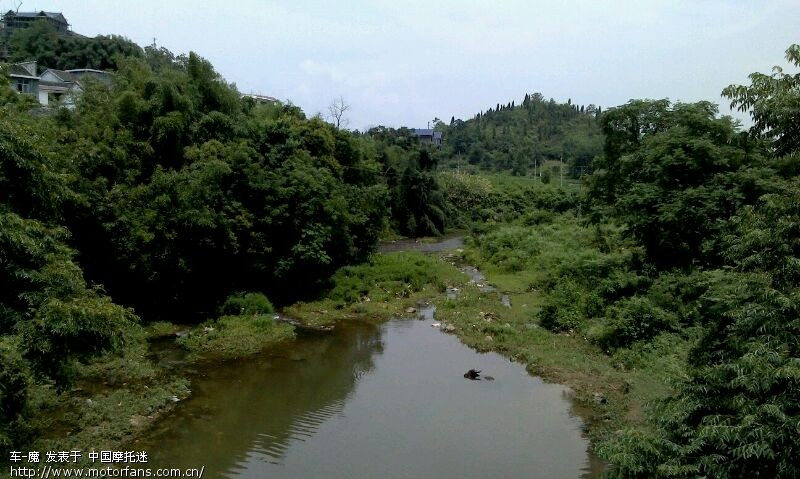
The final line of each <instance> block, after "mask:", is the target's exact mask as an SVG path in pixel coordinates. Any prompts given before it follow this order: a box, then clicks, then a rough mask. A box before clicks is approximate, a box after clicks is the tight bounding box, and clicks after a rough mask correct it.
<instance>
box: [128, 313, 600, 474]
mask: <svg viewBox="0 0 800 479" xmlns="http://www.w3.org/2000/svg"><path fill="white" fill-rule="evenodd" d="M420 312H421V313H422V314H420V315H419V318H418V319H405V320H395V321H390V322H388V323H384V324H379V325H376V324H372V323H366V322H358V321H353V322H349V323H344V324H341V325H339V326H337V328H336V330H335V331H333V332H330V333H313V332H304V333H302V334H301V335H300V336H299V337H298V339H297V341H295V342H294V343H292V344H289V345H286V346H283V347H281V348H278V349H275V350H272V351H270V352H268V353H265V354H264V355H261V356H258V357H255V358H249V359H247V360H241V361H232V362H227V363H224V364H221V365H215V366H212V367H206V368H200V370H199V372H197V373H196V374H195V377H194V378H193V380H192V389H193V393H192V395H191V397H190V398H188V399H187V400H184V401H182V402H180V403H179V404H178V405H177V407H176V408H175V410H174V411H173V412H172V413H171V415H170V416H168V417H166V418H163V419H162V420H160V421H159V422H158V424H157V426H156V427H155V429H154V430H153V431H152V432H151V433H150V434H149V435H148V436H147V437H145V438H144V439H141V440H139V441H138V442H137V443H136V444H135V447H136V448H137V449H138V450H147V451H149V453H150V461H149V466H150V467H169V468H173V467H179V468H194V467H196V468H200V467H203V466H204V467H205V474H204V477H244V478H250V477H253V478H260V477H264V478H326V479H330V478H383V479H388V478H433V477H435V478H437V479H445V478H487V477H503V478H528V477H531V478H579V477H597V476H598V475H599V472H600V471H601V470H602V464H600V463H599V462H598V461H597V460H596V459H594V458H593V457H592V456H591V455H590V454H589V453H588V441H587V440H586V438H585V437H584V435H583V434H582V429H583V423H582V421H581V419H580V418H579V417H577V416H576V415H575V414H573V413H572V410H571V404H570V400H569V398H568V396H567V394H566V392H565V389H564V388H563V387H562V386H559V385H555V384H547V383H544V382H543V381H541V380H540V379H538V378H535V377H531V376H530V375H528V374H527V372H526V371H525V369H524V367H523V366H522V365H520V364H516V363H512V362H510V361H509V360H508V359H506V358H504V357H502V356H500V355H498V354H495V353H487V354H480V353H477V352H475V351H473V350H471V349H469V348H467V347H466V346H464V345H463V344H461V342H460V341H459V340H458V338H457V337H455V336H453V335H449V334H445V333H443V332H442V331H440V330H439V329H437V328H434V327H431V325H432V324H433V322H434V321H435V320H434V319H433V317H432V316H433V308H432V307H425V306H424V305H423V306H421V308H420ZM470 368H475V369H480V370H482V374H484V375H491V376H493V377H494V378H495V379H494V380H493V381H487V380H481V381H471V380H468V379H465V378H464V376H463V375H464V372H466V371H467V370H468V369H470Z"/></svg>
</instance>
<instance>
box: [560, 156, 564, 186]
mask: <svg viewBox="0 0 800 479" xmlns="http://www.w3.org/2000/svg"><path fill="white" fill-rule="evenodd" d="M560 173H561V188H562V189H563V188H564V153H561V170H560Z"/></svg>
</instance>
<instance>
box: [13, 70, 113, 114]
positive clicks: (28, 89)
mask: <svg viewBox="0 0 800 479" xmlns="http://www.w3.org/2000/svg"><path fill="white" fill-rule="evenodd" d="M9 77H10V81H11V88H13V89H14V90H16V91H17V92H18V93H21V94H26V95H31V96H33V97H35V98H36V99H37V100H38V101H39V103H40V104H41V105H42V106H53V105H54V104H55V105H61V106H65V107H67V108H71V107H72V106H74V105H75V99H76V98H77V95H79V94H80V93H81V92H83V90H84V89H85V85H86V82H87V81H99V82H101V83H104V84H106V85H110V84H111V76H110V75H109V74H108V72H104V71H102V70H93V69H90V68H76V69H72V70H56V69H54V68H48V69H46V70H45V71H44V72H42V74H41V75H38V74H37V65H36V62H25V63H15V64H13V65H11V66H10V67H9Z"/></svg>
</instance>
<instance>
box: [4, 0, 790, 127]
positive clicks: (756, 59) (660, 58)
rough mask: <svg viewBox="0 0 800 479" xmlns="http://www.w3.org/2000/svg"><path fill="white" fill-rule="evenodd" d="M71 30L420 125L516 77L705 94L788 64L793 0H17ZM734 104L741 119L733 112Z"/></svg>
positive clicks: (569, 89) (624, 94)
mask: <svg viewBox="0 0 800 479" xmlns="http://www.w3.org/2000/svg"><path fill="white" fill-rule="evenodd" d="M19 1H20V0H0V8H2V10H3V11H7V10H9V9H16V6H17V3H19ZM39 10H45V11H59V12H62V13H63V14H64V16H65V17H66V18H67V20H68V21H69V22H70V23H71V25H72V29H73V30H74V31H75V32H78V33H81V34H84V35H88V36H94V35H98V34H118V35H123V36H126V37H128V38H130V39H131V40H133V41H135V42H136V43H138V44H140V45H149V44H152V43H153V41H154V40H155V42H156V43H157V44H158V45H159V46H163V47H166V48H168V49H169V50H171V51H173V52H175V53H188V52H189V51H194V52H196V53H198V54H199V55H201V56H203V57H204V58H206V59H208V60H209V61H211V63H212V64H213V65H214V66H215V68H216V69H217V71H218V72H220V73H221V74H222V76H224V77H225V79H226V80H227V81H229V82H232V83H235V84H236V85H237V87H238V89H239V90H240V91H241V92H248V93H258V94H263V95H269V96H273V97H276V98H278V99H280V100H283V101H287V102H291V103H293V104H295V105H298V106H300V107H301V108H302V109H303V110H304V111H305V112H306V113H308V114H309V115H313V114H316V113H321V114H322V115H323V116H327V110H328V105H330V104H331V102H332V101H333V100H334V99H337V98H343V99H344V101H345V103H346V104H348V105H349V106H350V109H349V111H348V112H347V113H346V119H347V120H348V121H349V124H348V126H349V128H351V129H360V130H364V129H366V128H368V127H371V126H376V125H385V126H393V127H398V126H409V127H418V128H419V127H422V128H424V127H425V126H426V125H427V124H428V122H432V120H433V119H434V118H441V119H443V120H444V121H446V122H449V120H450V118H451V116H454V117H455V118H461V119H468V118H471V117H472V116H474V114H475V113H477V112H478V111H482V110H486V109H487V108H489V107H494V106H495V105H496V104H497V103H498V102H499V103H508V102H509V101H511V100H516V101H517V102H519V101H520V100H521V99H522V97H523V96H524V95H525V93H532V92H540V93H542V94H543V95H544V97H545V98H554V99H555V100H556V101H566V100H567V99H571V100H572V102H573V103H577V104H583V105H588V104H590V103H591V104H595V105H601V106H602V107H603V108H608V107H612V106H615V105H620V104H623V103H625V102H627V101H628V100H630V99H633V98H669V99H671V100H676V101H677V100H679V101H684V102H689V101H698V100H709V101H713V102H716V103H720V104H721V105H720V110H721V111H722V112H723V113H730V110H729V109H728V107H727V103H728V102H727V100H725V99H723V98H721V97H720V92H721V90H722V89H723V88H724V87H726V86H727V85H729V84H732V83H739V84H742V83H744V84H746V83H748V78H747V75H749V74H750V73H752V72H755V71H759V72H764V73H767V72H769V71H770V70H771V68H772V67H773V66H774V65H785V61H784V58H783V55H784V51H785V50H786V48H787V47H788V46H789V45H790V44H792V43H800V28H798V27H800V0H755V1H753V0H748V1H740V0H727V1H723V0H659V1H647V0H636V1H628V0H614V1H603V0H586V1H577V0H573V1H570V0H563V1H547V2H545V1H533V0H528V1H524V0H520V1H513V0H508V1H504V0H494V1H492V0H440V1H430V0H429V1H421V0H405V1H397V0H395V1H378V0H374V1H366V0H365V1H348V0H338V1H336V0H327V1H316V0H309V1H303V0H286V1H269V0H228V1H217V0H193V1H192V0H157V1H155V0H135V1H134V0H113V1H112V0H23V1H22V6H21V7H20V9H19V11H39ZM734 116H737V117H738V118H741V119H745V118H746V117H745V116H743V115H742V114H739V113H736V114H735V115H734Z"/></svg>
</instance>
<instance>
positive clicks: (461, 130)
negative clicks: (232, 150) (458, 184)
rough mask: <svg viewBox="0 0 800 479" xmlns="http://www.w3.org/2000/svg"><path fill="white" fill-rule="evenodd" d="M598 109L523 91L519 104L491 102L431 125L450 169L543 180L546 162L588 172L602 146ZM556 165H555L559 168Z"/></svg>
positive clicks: (546, 176) (566, 171) (547, 173)
mask: <svg viewBox="0 0 800 479" xmlns="http://www.w3.org/2000/svg"><path fill="white" fill-rule="evenodd" d="M600 114H601V109H600V108H599V107H596V106H594V105H588V106H584V105H580V106H579V105H573V104H572V101H571V100H569V101H567V103H556V102H555V100H553V99H550V100H545V99H544V97H543V96H542V95H541V94H540V93H534V94H525V97H524V99H523V100H522V102H521V103H520V104H518V105H517V104H515V103H514V102H513V101H512V102H509V103H508V104H506V105H501V104H499V103H498V104H497V105H496V106H495V108H489V109H488V110H487V111H485V112H481V113H478V114H477V115H476V116H475V117H474V118H471V119H469V120H466V121H463V120H456V119H455V118H453V119H451V121H450V124H449V125H445V124H444V123H441V122H439V123H437V128H439V129H440V130H442V131H443V132H444V134H445V137H446V139H447V142H446V146H445V149H446V156H447V157H448V158H449V160H448V163H447V164H448V166H450V167H462V168H464V167H476V168H480V169H487V170H494V171H509V172H512V173H513V174H515V175H525V174H528V173H534V174H537V175H541V176H542V178H543V179H545V180H549V178H550V175H551V174H552V171H551V168H550V167H551V166H555V165H552V164H548V162H556V161H559V162H560V161H561V160H562V159H563V161H564V174H565V175H567V174H569V175H572V176H575V177H577V176H580V175H582V174H585V173H589V172H591V165H592V160H593V159H594V157H595V156H596V155H598V154H599V153H600V151H601V148H602V142H603V139H602V135H601V133H600V129H599V128H598V125H597V121H596V119H597V118H598V117H599V116H600ZM559 168H560V167H559Z"/></svg>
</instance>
